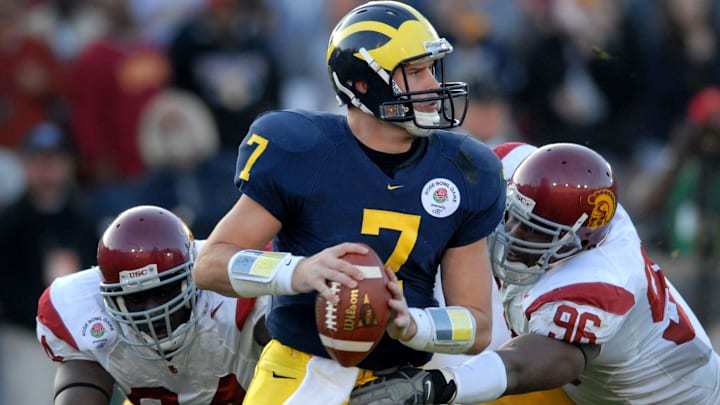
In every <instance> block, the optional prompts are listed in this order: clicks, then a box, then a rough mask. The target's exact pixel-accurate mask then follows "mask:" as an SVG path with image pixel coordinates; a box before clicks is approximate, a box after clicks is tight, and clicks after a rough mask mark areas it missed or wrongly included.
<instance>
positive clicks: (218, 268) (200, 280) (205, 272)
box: [193, 240, 237, 297]
mask: <svg viewBox="0 0 720 405" xmlns="http://www.w3.org/2000/svg"><path fill="white" fill-rule="evenodd" d="M236 251H237V247H235V246H233V245H231V244H227V243H217V242H216V243H213V242H211V241H210V240H208V242H207V243H205V246H203V248H202V250H201V251H200V253H199V254H198V257H197V259H196V260H195V266H194V267H193V280H195V286H196V287H197V288H199V289H202V290H212V291H216V292H218V293H220V294H223V295H226V296H228V297H234V296H237V294H236V293H235V291H233V289H232V285H231V284H230V279H229V278H228V273H227V265H228V261H229V260H230V258H231V257H232V255H233V254H235V252H236Z"/></svg>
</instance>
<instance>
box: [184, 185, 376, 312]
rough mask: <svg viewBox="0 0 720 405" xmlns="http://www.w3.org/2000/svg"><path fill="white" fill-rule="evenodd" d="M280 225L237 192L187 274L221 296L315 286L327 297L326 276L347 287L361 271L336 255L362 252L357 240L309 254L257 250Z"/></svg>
mask: <svg viewBox="0 0 720 405" xmlns="http://www.w3.org/2000/svg"><path fill="white" fill-rule="evenodd" d="M281 227H282V224H281V223H280V221H278V220H277V219H276V218H275V217H274V216H273V215H272V214H271V213H270V212H268V211H267V210H266V209H265V208H264V207H262V206H261V205H260V204H258V203H257V202H255V201H253V200H252V199H251V198H250V197H248V196H246V195H243V196H242V197H240V199H239V200H238V202H237V203H236V204H235V206H233V208H232V209H231V210H230V211H229V212H228V213H227V214H226V215H225V216H224V217H223V218H222V219H221V220H220V222H218V224H217V225H216V226H215V229H213V231H212V233H211V234H210V236H209V237H208V239H207V241H206V242H205V244H204V245H203V247H202V249H201V250H200V253H199V254H198V257H197V260H196V261H195V267H194V268H193V278H194V280H195V285H196V286H197V287H198V288H200V289H205V290H213V291H216V292H218V293H220V294H223V295H227V296H240V297H257V296H261V295H291V294H298V293H306V292H311V291H313V290H317V291H318V292H319V293H320V294H322V295H324V296H325V298H327V299H328V300H329V301H331V302H336V300H337V297H336V296H335V294H334V293H333V292H332V291H331V290H330V288H329V287H328V283H327V282H328V281H337V282H339V283H341V284H344V285H346V286H348V287H350V288H354V287H355V286H356V284H357V282H356V280H361V279H362V272H360V270H358V269H357V268H356V267H355V266H353V265H351V264H350V263H349V262H347V261H345V260H342V259H341V257H342V256H344V255H345V254H347V253H359V254H366V253H367V252H368V251H367V248H366V247H364V246H363V245H361V244H358V243H340V244H337V245H335V246H331V247H329V248H327V249H324V250H322V251H321V252H319V253H317V254H315V255H313V256H310V257H302V256H294V255H292V254H291V253H283V252H273V253H270V252H263V251H262V250H261V249H262V247H264V246H265V245H266V243H267V242H268V241H269V240H271V239H272V238H273V237H274V236H275V235H276V234H277V233H278V232H279V231H280V228H281Z"/></svg>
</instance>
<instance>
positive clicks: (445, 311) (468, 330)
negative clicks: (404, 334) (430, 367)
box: [400, 307, 476, 354]
mask: <svg viewBox="0 0 720 405" xmlns="http://www.w3.org/2000/svg"><path fill="white" fill-rule="evenodd" d="M410 315H411V316H412V317H413V319H414V320H415V324H416V325H417V332H416V333H415V336H413V337H412V338H411V339H410V340H408V341H406V342H404V341H402V340H400V342H401V343H402V344H404V345H405V346H408V347H411V348H413V349H415V350H422V351H426V352H435V353H448V354H458V353H465V352H467V351H468V350H469V349H470V348H471V347H472V346H473V344H474V343H475V334H476V327H475V318H474V317H473V315H472V313H471V312H470V310H468V309H467V308H464V307H443V308H424V309H421V308H410Z"/></svg>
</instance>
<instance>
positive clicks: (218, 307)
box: [210, 302, 224, 318]
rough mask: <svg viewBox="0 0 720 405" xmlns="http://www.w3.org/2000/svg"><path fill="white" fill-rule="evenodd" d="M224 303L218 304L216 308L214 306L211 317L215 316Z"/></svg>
mask: <svg viewBox="0 0 720 405" xmlns="http://www.w3.org/2000/svg"><path fill="white" fill-rule="evenodd" d="M222 304H224V302H221V303H220V305H218V306H216V307H215V308H213V310H212V311H210V318H215V313H216V312H217V311H218V309H220V307H221V306H222Z"/></svg>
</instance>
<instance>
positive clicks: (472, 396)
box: [442, 351, 507, 404]
mask: <svg viewBox="0 0 720 405" xmlns="http://www.w3.org/2000/svg"><path fill="white" fill-rule="evenodd" d="M442 371H443V374H444V375H445V376H446V378H447V375H448V374H452V376H453V380H455V384H456V386H457V389H456V391H455V398H453V401H452V403H461V404H470V403H480V402H490V401H493V400H495V399H498V398H500V396H501V395H502V394H504V393H505V390H506V389H507V371H506V370H505V363H503V361H502V358H500V355H498V354H497V353H495V352H494V351H484V352H482V353H480V354H478V355H477V356H473V357H472V358H470V359H468V360H466V361H465V362H464V363H462V364H459V365H457V366H455V367H450V368H445V369H443V370H442Z"/></svg>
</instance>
